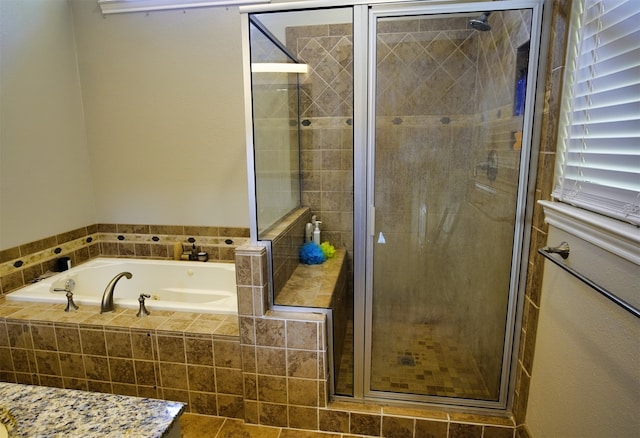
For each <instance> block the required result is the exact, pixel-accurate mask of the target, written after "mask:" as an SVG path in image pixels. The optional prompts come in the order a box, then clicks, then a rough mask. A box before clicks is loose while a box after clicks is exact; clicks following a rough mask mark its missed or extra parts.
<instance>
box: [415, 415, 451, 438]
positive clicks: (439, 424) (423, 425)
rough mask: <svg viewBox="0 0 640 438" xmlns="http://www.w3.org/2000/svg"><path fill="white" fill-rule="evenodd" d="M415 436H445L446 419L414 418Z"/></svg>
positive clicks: (426, 437) (445, 437) (432, 437)
mask: <svg viewBox="0 0 640 438" xmlns="http://www.w3.org/2000/svg"><path fill="white" fill-rule="evenodd" d="M415 428H416V436H420V437H425V438H447V429H448V424H447V422H446V421H431V420H421V419H417V420H416V426H415Z"/></svg>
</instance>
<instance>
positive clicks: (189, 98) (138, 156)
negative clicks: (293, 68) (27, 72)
mask: <svg viewBox="0 0 640 438" xmlns="http://www.w3.org/2000/svg"><path fill="white" fill-rule="evenodd" d="M71 5H72V10H73V17H74V22H75V30H76V44H77V50H78V61H79V62H78V63H79V68H80V76H81V81H82V93H83V100H84V105H85V113H86V120H87V124H86V126H87V137H88V142H89V148H90V154H91V166H92V167H91V169H92V174H93V180H94V185H95V205H96V218H97V220H98V221H99V222H108V223H150V224H185V225H218V226H248V223H249V217H248V215H249V213H248V198H247V177H246V158H245V136H244V106H243V102H244V101H243V84H242V57H241V54H242V51H241V32H240V15H239V13H238V9H237V8H200V9H191V10H187V11H184V12H183V11H165V12H153V13H149V14H145V13H133V14H120V15H110V16H106V17H103V16H102V15H101V13H100V10H99V8H98V6H97V4H96V2H94V1H85V0H71Z"/></svg>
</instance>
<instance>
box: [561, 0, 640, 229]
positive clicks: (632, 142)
mask: <svg viewBox="0 0 640 438" xmlns="http://www.w3.org/2000/svg"><path fill="white" fill-rule="evenodd" d="M577 3H578V5H577V7H578V8H579V9H580V8H581V7H582V9H580V10H579V11H578V14H579V15H577V16H574V19H573V21H572V24H571V26H572V33H571V37H572V38H574V40H575V44H572V42H571V41H570V46H569V50H568V63H567V69H568V70H569V71H568V74H567V77H566V79H565V89H566V90H567V91H566V93H567V94H568V95H565V99H566V100H565V102H564V104H563V109H562V112H563V117H562V118H561V125H562V128H561V131H560V139H559V141H560V143H559V153H560V154H561V155H560V159H559V161H558V163H559V164H558V168H557V169H556V175H557V181H556V187H555V189H554V192H553V196H554V197H555V198H556V199H558V200H560V201H564V202H567V203H570V204H573V205H576V206H578V207H582V208H586V209H589V210H592V211H595V212H598V213H601V214H605V215H607V216H611V217H614V218H617V219H622V220H625V221H628V222H631V223H635V224H637V225H640V0H584V1H583V2H577Z"/></svg>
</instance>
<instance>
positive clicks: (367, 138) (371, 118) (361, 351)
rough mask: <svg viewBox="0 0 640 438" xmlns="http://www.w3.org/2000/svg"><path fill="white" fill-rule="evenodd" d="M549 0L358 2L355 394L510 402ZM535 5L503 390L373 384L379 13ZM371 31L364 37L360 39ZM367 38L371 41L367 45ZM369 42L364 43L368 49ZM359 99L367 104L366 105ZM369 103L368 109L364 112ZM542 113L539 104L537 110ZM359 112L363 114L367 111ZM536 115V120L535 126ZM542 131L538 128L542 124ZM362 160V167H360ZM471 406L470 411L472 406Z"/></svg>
mask: <svg viewBox="0 0 640 438" xmlns="http://www.w3.org/2000/svg"><path fill="white" fill-rule="evenodd" d="M543 3H544V0H507V1H493V2H478V3H463V4H446V3H437V4H435V3H431V2H421V3H405V4H397V3H394V4H378V5H371V6H368V7H366V6H355V7H354V81H355V83H354V253H355V254H354V277H355V278H354V313H355V314H354V318H355V320H354V368H355V369H354V382H353V384H354V394H353V396H354V398H359V399H365V400H371V401H384V402H398V403H419V404H422V405H424V404H425V403H426V404H438V405H442V404H446V405H450V406H453V407H455V406H460V407H465V408H477V409H478V411H479V412H486V411H492V412H496V411H505V410H507V409H510V407H511V403H512V397H511V396H512V391H511V388H512V387H513V385H514V382H515V370H516V365H517V353H518V352H517V351H514V350H515V349H516V347H517V345H518V342H519V337H520V327H521V322H520V315H521V314H522V307H523V301H524V289H525V283H526V268H527V261H528V259H527V257H526V254H527V253H528V245H529V236H530V228H529V227H527V224H529V223H530V217H531V214H532V209H533V206H532V205H533V192H534V185H535V173H536V172H535V167H536V164H537V153H536V152H537V148H535V147H533V145H535V144H538V143H539V142H536V141H535V140H536V138H538V137H539V133H536V130H534V114H535V113H534V107H537V108H538V110H540V109H541V105H542V98H541V97H542V95H543V90H541V89H540V88H543V87H539V88H538V89H536V83H537V74H538V69H540V70H541V71H544V70H543V69H544V67H545V63H544V60H543V59H542V60H541V59H540V56H539V55H540V51H541V50H540V48H541V43H544V42H545V41H544V40H543V33H542V25H543V21H542V13H543ZM513 9H531V10H532V12H533V13H532V23H531V39H530V52H529V70H528V71H529V73H528V74H529V76H528V81H527V93H526V96H527V97H526V99H527V104H526V105H525V108H526V109H525V113H524V117H523V143H522V144H523V147H522V151H521V156H520V160H521V161H520V174H519V178H518V195H517V201H516V202H517V207H516V217H515V232H514V239H513V247H512V260H511V276H510V285H509V300H508V307H507V315H506V318H507V324H506V329H505V342H504V348H503V358H502V371H501V379H500V394H499V398H498V400H497V401H488V400H472V399H458V398H452V397H438V396H427V395H414V394H406V393H390V392H383V391H375V390H372V389H371V367H372V362H371V359H372V357H371V351H372V330H373V327H372V319H373V246H374V244H373V242H374V233H375V223H374V214H375V204H374V181H375V179H374V178H375V175H374V168H375V167H374V164H375V141H376V137H375V126H376V125H375V103H376V96H375V92H376V89H375V88H376V87H375V84H376V63H375V60H376V25H375V24H376V20H377V19H378V18H381V17H394V16H397V17H400V16H410V15H416V16H417V15H437V14H445V13H467V12H485V11H502V10H513ZM362 34H366V35H367V36H366V39H365V38H362ZM362 44H366V46H362ZM365 47H366V50H365V49H364V48H365ZM361 105H362V106H361ZM364 109H366V114H363V113H364V112H365V110H364ZM537 113H538V114H541V111H538V112H537ZM358 116H365V117H364V118H362V117H358ZM539 122H540V121H539V120H536V121H535V125H536V128H537V127H538V126H539ZM537 131H539V129H537ZM363 166H364V168H363ZM467 411H468V410H467Z"/></svg>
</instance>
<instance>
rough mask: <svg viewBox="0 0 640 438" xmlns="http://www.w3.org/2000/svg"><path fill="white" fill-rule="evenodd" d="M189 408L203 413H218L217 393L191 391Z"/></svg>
mask: <svg viewBox="0 0 640 438" xmlns="http://www.w3.org/2000/svg"><path fill="white" fill-rule="evenodd" d="M189 410H190V411H191V412H195V413H198V414H203V415H218V403H217V399H216V395H215V394H211V393H206V392H194V391H189Z"/></svg>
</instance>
